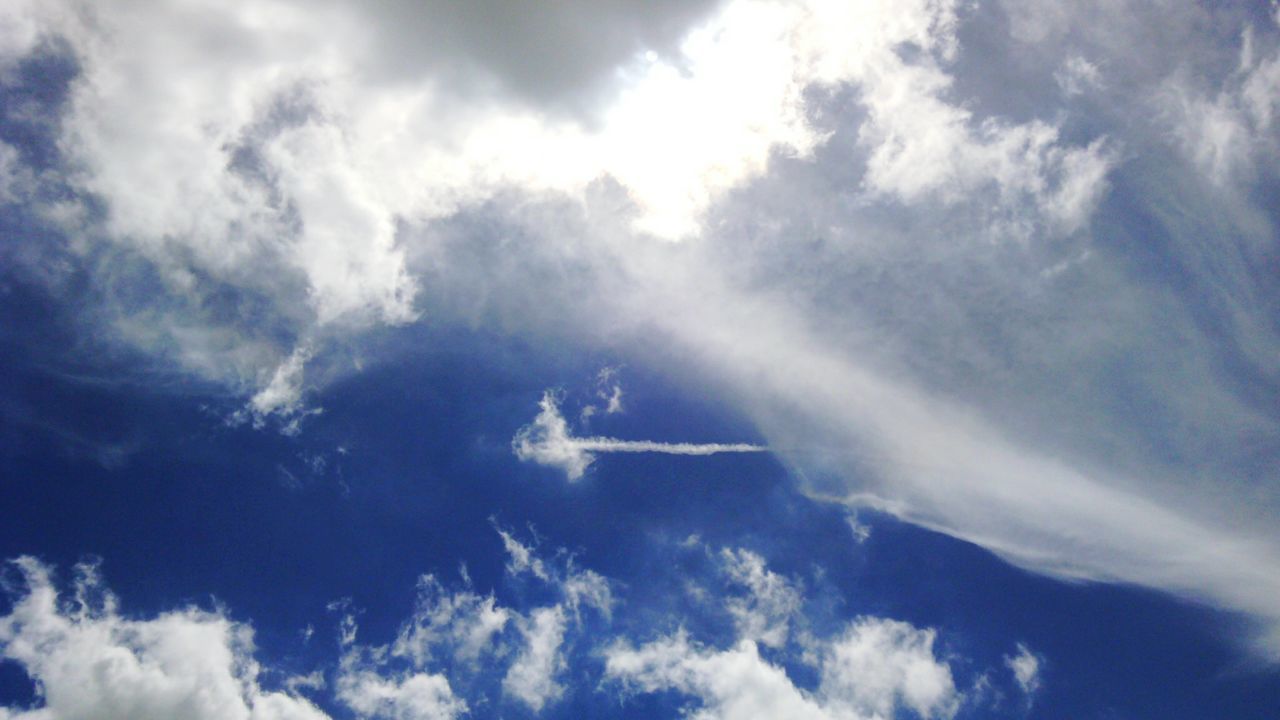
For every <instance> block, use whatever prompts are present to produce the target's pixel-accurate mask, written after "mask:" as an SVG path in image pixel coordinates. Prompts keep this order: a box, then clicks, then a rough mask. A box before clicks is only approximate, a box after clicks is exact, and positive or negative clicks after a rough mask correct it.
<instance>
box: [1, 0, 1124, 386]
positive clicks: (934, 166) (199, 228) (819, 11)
mask: <svg viewBox="0 0 1280 720" xmlns="http://www.w3.org/2000/svg"><path fill="white" fill-rule="evenodd" d="M46 5H47V6H49V7H50V8H52V9H39V8H44V7H45V6H46ZM712 7H715V8H716V11H715V12H714V13H711V14H707V11H708V10H709V9H710V8H712ZM499 12H501V13H509V12H515V10H514V9H512V8H508V7H506V6H503V7H502V8H500V9H499V8H495V7H488V6H483V7H480V8H477V9H474V10H459V9H458V8H457V7H455V6H454V5H453V4H450V3H436V4H433V5H432V6H431V10H430V14H431V16H432V17H434V18H436V19H443V20H442V21H443V22H444V23H445V25H446V26H447V25H449V23H455V24H456V26H452V27H453V32H452V33H451V32H445V31H444V30H443V29H442V28H443V27H444V26H440V27H437V23H435V22H425V21H424V20H423V17H425V16H424V15H423V14H422V13H421V12H417V11H410V10H409V9H408V8H407V7H405V6H403V5H402V4H401V3H385V4H375V5H373V6H369V7H367V8H366V7H364V6H361V7H360V8H354V7H352V6H349V5H343V4H338V3H321V4H318V5H317V4H300V3H297V2H293V1H291V0H272V1H270V2H268V1H265V0H235V1H234V2H229V3H226V2H224V3H210V2H206V1H204V0H199V1H193V2H187V3H152V2H141V3H131V4H124V5H112V6H110V7H102V8H95V9H92V10H90V9H87V8H81V7H80V6H79V5H77V4H75V3H74V2H72V1H71V0H66V2H52V3H42V4H39V5H38V6H37V4H27V3H24V4H22V5H21V6H20V7H19V8H18V10H17V11H16V12H15V13H14V14H15V15H16V16H17V19H19V20H21V22H18V23H15V25H14V27H15V28H16V29H15V30H14V31H13V33H12V35H13V38H12V39H11V40H8V41H6V45H7V46H10V47H12V48H13V50H12V52H13V53H21V52H26V51H29V50H30V48H31V47H32V42H33V41H32V40H31V38H33V37H43V36H55V35H56V36H60V37H62V38H63V39H64V40H65V41H66V42H67V43H69V45H70V47H71V48H72V50H73V51H74V53H75V55H76V59H77V61H78V63H79V65H80V67H81V71H82V76H81V77H80V78H79V79H78V80H77V81H76V82H75V83H74V84H73V86H72V92H71V97H70V103H69V110H68V112H67V115H66V117H65V118H64V122H63V125H62V129H63V130H62V132H63V135H62V138H61V141H60V147H61V149H62V151H63V153H64V154H65V155H66V159H67V161H68V163H69V165H70V166H73V167H75V168H76V170H75V172H73V173H70V174H68V175H67V180H68V181H69V182H70V184H71V185H72V186H73V187H74V188H76V189H79V190H81V191H83V192H85V193H88V194H90V195H92V196H93V197H94V198H96V199H98V200H100V201H101V202H102V203H103V205H104V207H105V211H106V221H105V226H104V227H101V228H99V227H85V228H82V231H83V235H84V237H85V238H86V239H93V238H99V237H101V236H102V235H104V234H105V235H106V236H107V237H109V238H110V239H111V241H112V242H114V243H115V244H116V245H117V246H118V247H121V248H126V249H128V250H129V251H130V252H137V253H140V254H141V255H142V256H144V257H146V258H148V259H149V260H150V261H151V262H153V263H155V264H156V266H157V267H158V268H160V269H161V271H162V274H163V275H164V276H165V278H166V281H167V282H168V284H169V288H168V291H169V292H171V293H172V294H173V295H174V296H176V297H184V298H190V297H192V296H195V297H201V296H203V295H208V294H211V293H213V292H215V290H216V289H217V288H218V287H219V286H220V285H230V286H231V287H233V288H236V289H238V290H241V291H250V292H261V293H263V294H265V295H267V296H269V297H270V298H271V300H272V302H273V303H274V306H275V307H274V308H273V310H274V311H275V312H277V313H278V314H279V317H278V320H279V321H280V322H282V323H283V324H284V325H285V326H286V329H287V330H288V331H290V332H291V333H292V334H294V335H309V334H312V333H314V332H315V331H316V329H317V328H326V329H331V328H339V329H343V328H345V329H350V328H359V327H363V326H366V325H368V324H370V323H380V322H385V323H402V322H407V321H411V320H413V319H414V318H416V317H417V316H418V313H419V312H420V311H421V310H424V308H419V307H417V306H416V298H417V297H418V295H419V294H420V290H421V288H420V287H419V284H418V280H417V279H416V278H414V277H413V276H412V274H411V273H410V271H409V269H408V265H407V260H406V258H407V251H406V248H405V246H404V243H403V240H404V238H403V233H402V232H401V228H402V227H403V226H405V225H412V224H419V225H420V224H424V223H430V222H432V221H435V220H439V219H442V218H445V217H448V216H450V215H452V214H453V213H455V212H457V211H458V210H459V209H460V208H464V207H468V206H472V205H475V204H477V203H479V202H483V201H485V200H487V199H490V198H492V197H494V196H495V195H496V194H497V193H500V192H502V191H504V190H506V189H509V188H512V187H515V188H520V189H523V190H526V191H529V192H534V193H538V192H553V193H561V194H564V195H566V196H568V197H579V198H580V197H582V196H583V193H584V192H585V190H586V188H588V187H589V186H590V185H591V183H593V182H595V181H597V180H599V179H600V178H602V177H609V178H612V179H614V180H616V181H617V182H618V183H620V184H621V186H622V187H623V188H625V191H626V193H627V194H628V196H629V198H630V199H631V201H632V203H633V205H634V208H633V210H634V217H633V219H634V223H635V227H636V228H637V229H638V230H639V231H641V232H643V233H652V234H656V235H658V236H662V237H667V238H680V237H685V236H689V235H692V234H696V233H698V232H699V231H700V230H701V227H702V221H703V216H704V214H705V212H706V211H707V210H708V208H709V207H711V206H712V205H713V204H714V203H715V202H717V201H718V200H719V199H720V198H722V197H723V196H724V195H725V194H726V193H727V192H729V191H730V190H732V189H734V188H736V187H739V186H741V185H742V184H743V183H745V182H748V181H750V180H751V179H754V178H757V177H759V176H761V175H762V174H763V173H764V172H765V171H766V170H767V167H768V163H769V159H770V157H771V155H772V154H774V153H777V152H781V153H783V154H789V155H795V156H807V155H810V154H811V153H812V152H813V150H814V149H815V148H816V147H818V146H819V145H821V143H822V142H823V141H824V140H825V137H826V136H825V134H824V133H823V132H822V131H820V130H818V129H816V128H815V127H813V126H812V125H811V123H810V121H809V119H808V117H807V116H806V104H805V99H804V94H805V91H806V90H807V89H809V88H812V87H815V86H839V85H842V84H853V85H854V86H857V87H858V88H859V89H860V92H861V96H862V102H863V103H864V104H865V105H866V106H867V108H868V109H869V110H870V119H869V121H868V122H867V124H866V126H865V127H864V131H863V133H862V135H863V141H864V142H865V143H866V144H868V145H869V146H870V147H871V148H872V162H871V165H870V167H869V172H868V175H867V178H866V182H867V184H868V187H869V188H871V189H872V190H873V191H875V192H882V193H889V194H893V195H895V196H897V197H900V198H902V199H903V200H904V201H907V202H913V201H916V200H918V199H919V198H921V197H922V196H924V195H935V194H936V195H938V196H940V197H944V198H950V197H952V196H953V195H954V193H955V192H956V187H958V185H957V184H966V183H968V184H973V183H977V184H984V183H990V182H994V183H995V184H996V185H997V186H998V187H999V191H1000V194H1001V195H1002V196H1009V197H1010V198H1013V199H1014V200H1016V201H1021V199H1023V198H1030V199H1031V202H1032V204H1033V205H1036V206H1037V207H1040V208H1041V209H1042V210H1043V212H1045V213H1046V214H1047V215H1048V216H1049V217H1050V218H1051V219H1052V221H1053V222H1054V223H1056V224H1058V225H1060V226H1061V227H1062V228H1063V229H1065V230H1072V229H1074V228H1076V227H1079V226H1080V225H1081V224H1082V223H1083V222H1084V220H1085V218H1086V216H1087V213H1088V211H1089V209H1090V207H1091V205H1092V200H1093V198H1094V197H1095V195H1096V192H1097V190H1098V188H1100V187H1101V178H1102V176H1103V175H1104V174H1105V169H1106V166H1107V158H1106V154H1105V153H1104V152H1102V150H1101V149H1100V146H1098V145H1096V144H1095V145H1090V146H1087V147H1084V148H1064V147H1060V146H1059V144H1058V143H1057V136H1056V130H1055V129H1054V128H1053V127H1051V126H1048V125H1044V124H1037V123H1033V124H1029V125H1011V124H1001V123H994V122H989V123H985V124H982V125H981V126H979V127H978V128H973V127H971V125H972V123H971V122H970V113H969V111H967V110H965V109H964V108H963V107H961V106H955V105H950V104H948V103H947V102H945V101H944V100H942V99H941V95H940V93H942V92H943V91H944V90H945V89H946V87H947V85H948V84H949V79H948V77H947V76H946V75H945V73H944V72H943V71H942V70H941V69H940V66H939V65H938V60H939V59H941V60H945V59H946V58H948V57H951V56H952V55H953V53H954V46H955V38H954V29H955V25H956V23H957V19H956V7H955V4H954V3H952V2H941V1H935V0H913V2H911V3H908V4H906V5H903V4H902V3H896V2H883V1H877V2H864V3H859V4H856V5H849V4H846V3H835V2H825V1H821V0H813V1H812V2H795V3H782V2H766V1H763V0H736V1H735V2H729V3H724V4H719V5H716V4H712V3H701V4H695V5H692V6H688V5H685V6H682V4H679V3H673V4H668V5H664V6H663V7H662V8H660V9H658V10H655V9H654V8H651V7H648V6H645V7H643V9H642V8H641V6H640V5H638V4H637V5H631V4H627V3H618V4H612V5H609V6H608V7H607V8H600V7H597V4H593V3H582V4H580V5H574V7H573V10H572V13H571V14H572V15H573V20H572V21H570V20H569V16H562V15H561V14H560V12H561V11H555V10H552V9H549V8H547V9H542V10H540V11H531V12H526V13H522V15H524V16H526V20H527V22H523V23H515V24H513V25H512V26H511V27H512V28H516V27H528V28H529V29H528V32H527V34H526V33H524V31H517V30H512V31H511V32H512V37H510V38H508V40H509V41H510V42H511V45H510V46H507V45H505V44H503V45H502V47H501V49H499V48H497V47H494V43H492V42H490V40H491V35H490V34H489V32H490V30H489V28H490V27H491V24H490V23H488V22H486V21H485V20H484V19H485V18H486V17H490V16H491V15H492V14H495V13H499ZM563 12H569V10H568V9H566V10H564V11H563ZM579 15H581V16H583V17H592V16H598V17H600V20H601V24H600V25H599V26H594V25H593V26H592V32H591V33H585V32H583V31H582V30H581V27H580V25H579V23H580V21H581V18H580V17H579ZM672 22H674V24H671V23H672ZM409 27H415V28H419V31H420V32H418V33H416V34H414V35H413V36H412V39H410V35H409V34H407V30H406V28H409ZM482 29H483V31H482ZM637 29H638V30H639V31H638V32H633V31H635V30H637ZM422 36H429V37H438V38H439V42H437V43H434V44H432V43H427V44H426V45H425V46H424V42H423V40H422ZM611 37H612V38H614V41H610V42H605V41H604V38H611ZM557 38H559V40H557ZM618 38H640V41H639V42H636V41H635V40H634V39H631V40H626V41H621V42H619V41H618ZM561 41H562V42H563V44H562V45H557V43H558V42H561ZM645 43H652V44H653V48H655V49H656V50H657V51H658V52H649V53H645V52H643V50H644V44H645ZM904 44H912V45H915V46H917V47H919V48H921V49H922V50H924V53H923V55H922V59H921V61H920V62H919V63H918V64H913V63H908V62H907V61H905V60H903V59H902V57H901V55H900V53H899V49H900V48H901V46H903V45H904ZM571 47H581V48H584V50H583V53H584V54H583V56H582V57H577V56H575V57H574V58H573V60H572V61H569V60H568V59H567V56H565V55H564V53H565V52H567V48H571ZM515 48H525V49H524V50H522V51H520V52H515ZM935 55H936V56H937V57H935ZM411 58H417V60H415V61H413V62H412V63H411V62H409V59H411ZM583 58H586V63H588V65H589V63H590V62H592V61H593V60H594V62H598V63H604V64H602V65H599V66H595V67H590V66H584V65H583V64H582V62H583ZM406 67H416V68H419V70H417V71H416V72H414V71H406V70H404V68H406ZM459 68H462V70H459ZM538 68H543V69H550V68H555V69H556V70H555V74H551V75H544V74H542V73H539V72H537V69H538ZM459 73H460V74H459ZM565 77H579V81H580V82H581V83H586V84H591V83H593V82H595V80H592V79H591V78H596V79H600V78H610V79H609V80H608V82H607V83H605V84H606V85H608V86H609V92H604V93H600V94H597V95H596V96H595V97H596V100H595V101H593V102H594V103H595V106H594V107H593V108H592V111H591V113H589V114H590V115H591V116H592V117H593V118H594V119H593V120H592V121H591V122H581V121H580V120H579V119H577V118H576V117H575V116H574V115H573V114H572V113H571V114H568V115H566V114H564V113H562V112H560V111H559V110H557V107H559V105H558V103H559V100H556V98H557V97H560V96H562V95H564V93H565V92H568V93H569V94H573V89H571V88H569V89H566V88H558V89H556V90H552V89H551V87H552V86H557V85H558V83H559V81H558V80H556V78H565ZM494 79H496V82H489V80H494ZM485 88H488V90H486V89H485ZM159 301H160V300H159V299H157V302H159ZM425 310H426V311H427V312H430V308H425ZM127 314H128V315H132V314H133V313H127ZM162 317H163V318H164V319H165V321H166V322H168V323H171V324H173V327H164V328H159V329H152V330H151V332H149V333H137V332H132V333H123V334H124V335H125V337H126V338H129V339H130V340H131V341H135V342H139V343H143V344H144V345H146V347H148V348H149V349H153V350H156V351H158V352H171V351H172V346H175V345H176V346H177V347H178V351H177V352H174V353H172V354H173V357H174V359H176V360H178V361H180V362H183V363H184V364H185V366H186V368H187V369H188V370H190V371H193V372H202V373H209V374H211V375H213V376H214V377H215V378H216V379H219V380H224V381H225V380H227V378H228V377H229V376H230V377H235V376H236V374H237V373H239V372H241V371H242V370H243V368H241V367H240V366H235V367H233V368H228V367H226V365H227V364H228V363H229V362H231V360H232V358H229V357H225V356H224V355H225V353H224V354H217V355H211V354H210V349H209V348H207V347H203V346H199V345H196V344H194V341H193V340H191V339H190V337H192V336H194V337H196V338H201V337H206V335H204V334H202V333H200V332H193V330H192V329H191V328H189V327H186V326H187V325H189V324H190V318H185V317H184V318H167V317H164V316H162ZM184 320H185V321H187V322H185V323H184V322H183V321H184ZM256 321H257V318H253V317H238V318H233V319H232V320H231V321H228V322H229V323H230V324H229V325H226V326H224V327H223V330H225V331H227V332H229V333H239V334H240V335H242V336H243V337H242V338H241V339H240V342H242V343H243V344H244V345H245V346H246V347H248V346H252V340H253V333H252V332H250V328H248V327H246V325H249V324H252V323H255V322H256ZM120 322H121V323H122V324H127V323H128V322H129V318H128V317H125V318H121V319H120ZM204 322H208V321H207V320H205V321H204ZM202 329H204V330H207V328H202ZM135 330H136V329H135ZM122 332H123V331H122ZM239 360H240V361H241V362H244V361H245V358H244V357H243V356H240V357H239ZM256 369H257V370H258V371H261V366H259V367H258V368H256ZM266 389H267V388H265V387H262V386H259V387H258V388H256V390H258V391H262V390H266ZM618 399H620V396H619V398H618ZM614 400H615V398H610V403H613V402H614Z"/></svg>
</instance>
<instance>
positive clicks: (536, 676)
mask: <svg viewBox="0 0 1280 720" xmlns="http://www.w3.org/2000/svg"><path fill="white" fill-rule="evenodd" d="M522 620H523V622H521V623H520V632H521V634H522V635H523V636H524V641H525V644H524V647H523V648H521V650H520V654H519V655H517V656H516V659H515V662H513V663H512V664H511V667H509V668H508V669H507V674H506V676H505V677H504V678H503V679H502V688H503V690H505V691H506V692H507V693H508V694H509V695H512V696H514V697H516V698H519V699H520V700H521V701H522V702H524V704H525V705H528V706H529V709H531V710H533V711H534V712H538V711H540V710H541V709H542V707H543V706H544V705H546V704H547V703H548V702H550V701H552V700H555V699H557V698H559V697H560V695H561V694H562V693H563V692H564V688H563V687H562V686H561V685H560V684H559V683H557V682H556V680H555V677H556V675H558V674H560V673H561V672H562V671H563V670H564V667H565V662H564V657H563V655H561V653H560V645H561V644H562V643H563V642H564V633H565V611H564V608H563V607H561V606H559V605H555V606H552V607H544V608H538V609H537V610H534V611H533V613H532V614H531V615H530V616H529V617H528V618H523V619H522Z"/></svg>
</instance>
